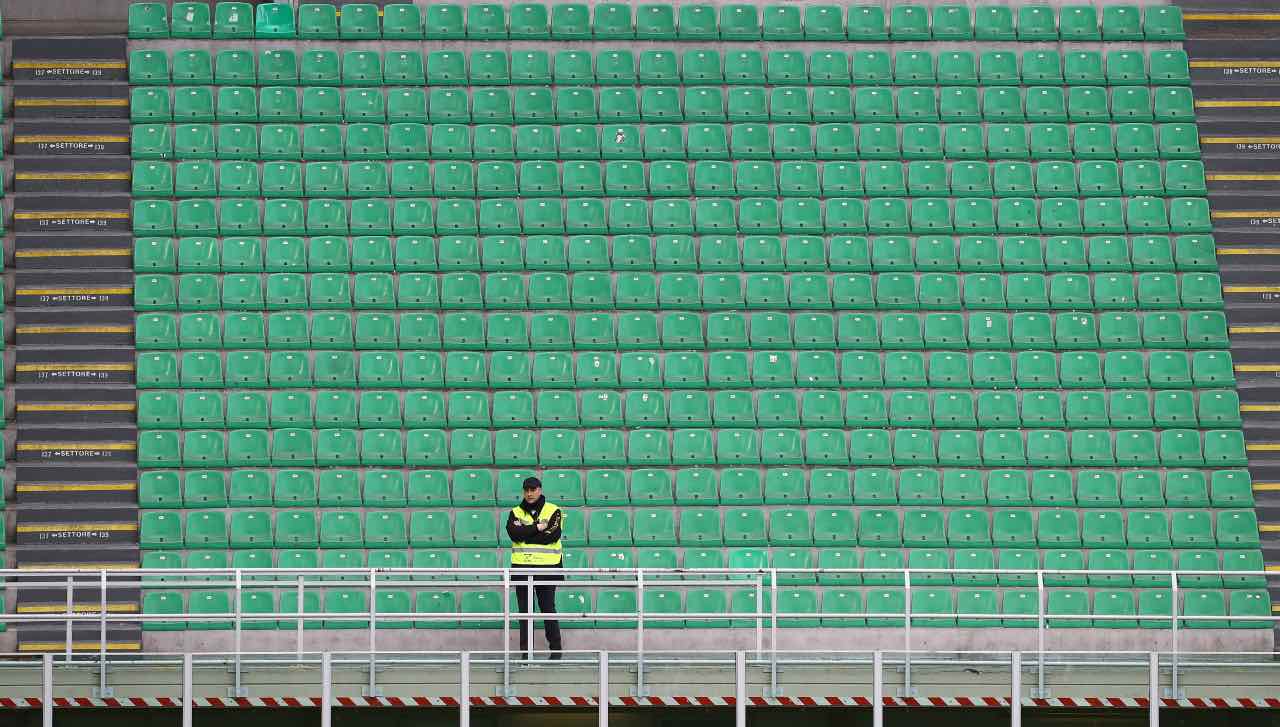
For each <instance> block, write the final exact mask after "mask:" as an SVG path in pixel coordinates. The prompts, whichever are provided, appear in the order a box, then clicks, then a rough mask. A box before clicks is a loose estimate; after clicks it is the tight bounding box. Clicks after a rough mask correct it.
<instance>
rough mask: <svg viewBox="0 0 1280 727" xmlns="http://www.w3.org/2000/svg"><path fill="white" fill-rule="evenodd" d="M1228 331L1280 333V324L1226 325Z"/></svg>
mask: <svg viewBox="0 0 1280 727" xmlns="http://www.w3.org/2000/svg"><path fill="white" fill-rule="evenodd" d="M1227 332H1228V333H1280V326H1228V327H1227Z"/></svg>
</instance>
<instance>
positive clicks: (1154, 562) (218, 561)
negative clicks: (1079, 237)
mask: <svg viewBox="0 0 1280 727" xmlns="http://www.w3.org/2000/svg"><path fill="white" fill-rule="evenodd" d="M727 550H728V555H727V557H726V554H725V550H724V549H722V548H721V547H719V546H712V547H689V548H673V547H667V546H641V547H639V548H634V549H633V548H632V547H629V546H616V545H615V546H610V547H604V548H594V549H591V550H586V549H582V548H570V549H568V550H566V551H565V552H564V565H565V568H567V569H568V568H646V569H654V568H662V569H673V570H674V569H676V568H686V569H690V570H694V569H724V568H746V569H751V570H764V569H767V568H771V567H772V568H776V569H779V570H782V569H788V570H787V571H783V572H779V573H778V574H777V580H778V583H779V584H782V585H809V584H814V583H818V584H822V585H823V586H837V585H840V586H848V585H861V584H867V585H894V586H900V585H903V584H904V582H905V581H906V578H905V577H904V575H903V573H901V572H893V571H900V570H902V569H904V568H910V569H912V570H913V571H920V570H925V569H945V568H954V569H957V570H961V571H963V570H965V569H973V570H974V571H979V570H987V571H996V570H998V571H999V572H998V573H994V572H992V573H981V572H960V573H922V572H913V573H912V574H911V585H912V586H920V585H931V584H932V585H938V584H948V585H949V584H952V583H954V584H956V585H970V586H995V585H1000V586H1005V587H1009V586H1030V585H1035V576H1034V575H1031V574H1029V573H1028V572H1027V571H1032V570H1035V569H1037V568H1041V567H1043V568H1045V569H1047V570H1050V571H1088V572H1087V573H1086V572H1081V573H1062V572H1050V573H1046V574H1045V576H1044V582H1045V585H1046V586H1050V587H1058V586H1093V587H1101V586H1113V587H1114V586H1124V587H1126V588H1127V587H1131V586H1135V585H1136V586H1138V587H1140V588H1153V587H1154V588H1168V587H1169V586H1170V584H1171V583H1172V579H1171V578H1170V576H1169V574H1168V572H1169V571H1174V570H1178V571H1221V572H1220V573H1210V574H1204V575H1181V574H1180V575H1178V576H1177V578H1178V587H1179V588H1191V589H1202V588H1223V587H1226V588H1231V589H1236V588H1262V587H1264V586H1265V584H1266V579H1265V577H1263V576H1260V575H1232V574H1231V573H1238V572H1241V571H1260V570H1262V553H1261V551H1257V550H1224V551H1216V550H1206V549H1199V548H1182V549H1179V550H1177V551H1171V550H1162V549H1137V550H1134V551H1133V552H1132V553H1131V552H1129V551H1128V550H1125V549H1122V548H1090V549H1088V550H1087V551H1082V550H1071V549H1064V548H1054V549H1052V550H1045V551H1043V559H1042V558H1041V553H1039V552H1036V551H1034V550H1024V549H1019V548H1000V549H998V550H995V551H992V550H990V549H986V548H953V549H946V548H907V549H905V550H903V549H900V548H891V547H883V546H875V547H867V548H861V549H851V548H839V547H821V548H818V549H817V557H816V558H815V557H814V553H813V550H812V549H811V548H810V547H807V546H779V547H776V548H760V547H749V546H737V547H731V548H728V549H727ZM1042 560H1043V562H1042ZM509 562H510V556H509V555H508V554H507V552H506V551H498V550H489V549H483V548H466V549H459V550H457V551H453V550H448V549H440V548H424V549H414V550H412V551H408V552H406V551H404V550H399V549H390V548H372V549H369V550H367V551H366V550H362V549H357V548H326V549H324V550H320V551H318V552H317V551H316V550H315V549H313V548H281V549H278V550H274V549H269V548H253V549H236V550H232V551H230V557H228V552H227V551H225V550H205V549H202V550H191V551H164V550H147V551H145V552H143V554H142V567H143V568H144V569H161V568H163V569H169V570H179V569H182V568H191V569H196V568H206V569H207V568H218V569H226V568H229V567H230V568H271V567H280V568H295V569H296V568H322V567H323V568H364V567H369V568H408V567H413V568H431V569H453V568H471V569H475V568H492V569H497V568H498V567H499V563H509ZM997 563H998V564H999V567H998V568H997ZM277 564H278V566H277ZM815 565H816V566H817V567H818V568H823V569H851V568H867V569H877V568H883V569H892V570H889V571H886V572H868V573H836V572H825V573H817V574H815V573H812V572H809V573H805V572H795V571H794V570H792V569H812V568H814V567H815ZM1119 570H1151V571H1165V573H1163V574H1156V573H1151V574H1139V575H1130V574H1127V573H1117V572H1116V571H1119ZM725 576H728V578H729V579H730V580H742V579H744V577H743V576H742V575H730V574H724V575H721V576H716V575H710V574H695V573H678V574H676V573H664V574H656V573H653V572H652V571H650V572H649V573H647V574H646V583H653V581H655V580H657V581H661V582H662V583H664V584H666V585H670V583H671V582H673V581H676V582H679V581H684V582H688V583H687V585H688V586H696V585H697V583H696V582H697V581H706V580H711V579H717V578H719V579H721V580H723V579H724V578H725ZM361 577H362V576H358V575H357V576H336V577H335V576H329V577H327V578H324V580H326V581H341V580H357V579H360V578H361ZM142 580H143V583H144V584H150V585H145V586H144V587H149V588H156V587H160V588H163V587H164V585H163V584H165V583H169V584H179V583H183V582H186V581H197V580H202V581H206V582H207V583H208V584H210V585H212V584H216V583H218V581H221V580H229V579H227V578H225V577H217V576H213V577H210V576H201V575H194V574H193V575H192V576H191V577H190V578H187V577H184V576H181V575H144V576H143V577H142ZM245 580H246V581H250V582H252V583H253V584H254V585H258V586H262V585H267V584H271V583H291V582H292V581H294V580H295V578H294V576H280V577H271V576H259V575H249V576H247V577H245ZM308 580H311V581H313V582H314V581H315V580H316V579H315V577H314V576H312V577H311V578H310V579H308ZM443 580H452V581H489V582H493V581H497V580H501V576H500V575H499V574H497V573H494V574H449V573H448V572H444V573H440V574H432V575H414V576H408V575H399V574H395V575H389V574H385V573H384V574H380V575H379V576H378V583H379V584H381V585H380V587H386V586H388V585H390V586H393V587H394V586H397V585H400V586H403V585H404V584H405V582H406V581H417V582H429V581H443ZM566 580H569V581H574V580H610V577H609V576H604V577H601V576H598V575H597V576H589V575H580V574H569V575H568V576H566ZM762 581H763V583H764V584H765V585H771V584H772V582H773V580H772V578H771V576H770V574H762ZM659 587H664V586H663V585H659Z"/></svg>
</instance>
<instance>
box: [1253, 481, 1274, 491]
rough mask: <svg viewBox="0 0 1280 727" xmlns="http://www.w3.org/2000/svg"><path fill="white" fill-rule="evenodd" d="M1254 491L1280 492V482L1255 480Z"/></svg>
mask: <svg viewBox="0 0 1280 727" xmlns="http://www.w3.org/2000/svg"><path fill="white" fill-rule="evenodd" d="M1253 490H1254V492H1280V482H1255V483H1253Z"/></svg>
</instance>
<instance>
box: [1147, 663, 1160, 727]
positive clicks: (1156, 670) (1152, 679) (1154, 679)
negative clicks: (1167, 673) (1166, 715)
mask: <svg viewBox="0 0 1280 727" xmlns="http://www.w3.org/2000/svg"><path fill="white" fill-rule="evenodd" d="M1147 659H1148V661H1149V665H1148V667H1147V725H1148V727H1160V652H1158V651H1153V652H1151V653H1150V654H1148V655H1147Z"/></svg>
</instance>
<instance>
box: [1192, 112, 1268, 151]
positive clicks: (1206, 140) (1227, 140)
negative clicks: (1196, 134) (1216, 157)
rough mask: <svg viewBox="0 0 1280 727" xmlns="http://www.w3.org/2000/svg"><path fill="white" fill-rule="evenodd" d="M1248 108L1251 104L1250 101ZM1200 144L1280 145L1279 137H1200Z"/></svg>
mask: <svg viewBox="0 0 1280 727" xmlns="http://www.w3.org/2000/svg"><path fill="white" fill-rule="evenodd" d="M1248 105H1250V106H1253V105H1254V104H1253V102H1252V101H1250V102H1249V104H1248ZM1200 143H1201V144H1280V136H1202V137H1200Z"/></svg>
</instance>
